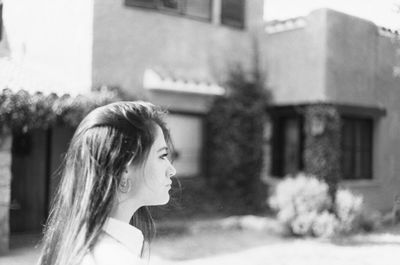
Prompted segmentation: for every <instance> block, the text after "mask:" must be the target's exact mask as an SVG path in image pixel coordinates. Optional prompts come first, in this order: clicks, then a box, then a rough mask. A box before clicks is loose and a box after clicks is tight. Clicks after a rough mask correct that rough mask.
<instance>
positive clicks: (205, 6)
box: [185, 0, 212, 20]
mask: <svg viewBox="0 0 400 265" xmlns="http://www.w3.org/2000/svg"><path fill="white" fill-rule="evenodd" d="M211 4H212V2H211V0H187V1H186V10H185V14H186V15H188V16H190V17H195V18H202V19H205V20H211Z"/></svg>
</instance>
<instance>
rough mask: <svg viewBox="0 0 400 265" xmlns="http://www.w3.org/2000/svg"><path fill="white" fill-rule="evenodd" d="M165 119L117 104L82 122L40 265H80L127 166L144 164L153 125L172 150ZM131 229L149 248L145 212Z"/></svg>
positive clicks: (140, 105)
mask: <svg viewBox="0 0 400 265" xmlns="http://www.w3.org/2000/svg"><path fill="white" fill-rule="evenodd" d="M164 113H165V112H164V111H162V110H160V109H159V108H158V107H156V106H154V105H152V104H150V103H146V102H139V101H136V102H116V103H112V104H109V105H106V106H103V107H99V108H97V109H95V110H93V111H92V112H90V113H89V114H88V115H87V116H86V117H85V118H84V119H83V120H82V122H81V123H80V124H79V126H78V128H77V129H76V131H75V134H74V136H73V138H72V140H71V143H70V146H69V149H68V152H67V154H66V156H65V160H64V167H63V171H62V180H61V182H60V186H59V188H58V191H57V193H56V196H55V199H54V202H53V204H52V210H51V212H50V216H49V219H48V221H47V225H46V229H45V235H44V238H43V250H42V253H41V257H40V260H39V264H41V265H66V264H68V265H72V264H79V263H80V262H81V260H82V258H83V257H84V256H85V254H86V253H87V252H88V251H89V250H90V249H91V247H92V246H93V245H94V244H95V242H96V240H97V237H98V235H99V233H100V231H101V228H102V227H103V225H104V223H105V221H106V219H107V216H108V215H109V214H110V212H111V210H112V207H113V204H114V202H115V200H116V192H117V188H118V185H119V182H120V179H121V176H122V173H123V172H124V170H125V168H126V166H127V165H128V164H129V163H130V162H131V163H132V164H133V165H141V164H143V163H144V162H145V160H146V159H147V156H148V153H149V150H150V148H151V146H152V144H153V143H154V140H155V134H156V126H157V125H158V126H160V128H161V129H162V131H163V133H164V136H165V140H166V142H167V143H168V144H171V140H170V135H169V132H168V130H167V128H166V126H165V123H164V122H163V120H162V117H163V115H164ZM132 214H133V213H132ZM130 224H131V225H134V226H136V227H137V228H139V229H140V230H142V232H143V234H144V238H145V242H146V244H149V243H150V241H151V238H152V237H153V235H154V223H153V220H152V218H151V215H150V212H149V210H148V208H147V207H141V208H139V210H138V211H137V212H136V213H135V214H134V216H133V217H132V219H131V221H130ZM142 255H143V251H142Z"/></svg>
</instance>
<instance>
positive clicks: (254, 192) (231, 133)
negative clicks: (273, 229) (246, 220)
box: [206, 68, 269, 214]
mask: <svg viewBox="0 0 400 265" xmlns="http://www.w3.org/2000/svg"><path fill="white" fill-rule="evenodd" d="M225 87H226V88H227V89H228V93H227V96H224V97H219V98H217V99H216V100H215V101H214V104H213V106H212V107H211V110H210V112H209V114H208V115H207V118H206V122H207V125H206V128H207V137H206V139H207V143H206V147H207V156H206V164H207V167H206V168H207V174H206V176H207V181H208V184H209V187H210V188H212V189H214V190H215V191H216V192H217V193H218V194H219V195H220V196H221V197H223V198H224V200H225V202H226V203H225V207H227V208H231V209H232V211H233V213H236V214H240V213H246V212H253V211H256V210H259V209H262V207H261V204H262V203H263V202H265V196H266V195H265V194H264V191H265V190H266V188H264V187H263V185H262V183H261V180H260V175H261V170H262V165H263V145H262V142H263V128H264V125H265V122H266V106H267V104H268V101H269V100H268V98H269V97H268V93H267V91H266V89H265V88H264V87H263V86H262V85H261V82H260V80H258V79H257V76H253V77H250V78H249V77H248V76H247V75H246V74H245V73H244V72H243V71H242V70H241V68H236V69H234V70H232V71H231V72H230V75H229V78H228V81H227V82H226V85H225Z"/></svg>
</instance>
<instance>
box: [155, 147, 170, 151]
mask: <svg viewBox="0 0 400 265" xmlns="http://www.w3.org/2000/svg"><path fill="white" fill-rule="evenodd" d="M163 150H165V151H167V152H168V147H166V146H164V147H161V148H160V149H158V150H157V152H161V151H163Z"/></svg>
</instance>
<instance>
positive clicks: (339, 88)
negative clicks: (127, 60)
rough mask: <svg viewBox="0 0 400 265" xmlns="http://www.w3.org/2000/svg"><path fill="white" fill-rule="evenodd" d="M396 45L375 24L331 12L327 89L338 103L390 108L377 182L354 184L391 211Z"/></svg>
mask: <svg viewBox="0 0 400 265" xmlns="http://www.w3.org/2000/svg"><path fill="white" fill-rule="evenodd" d="M395 58H396V46H395V44H394V40H393V38H391V37H387V36H382V35H380V34H379V30H378V27H377V26H376V25H374V24H373V23H371V22H369V21H366V20H363V19H359V18H355V17H352V16H348V15H345V14H341V13H338V12H334V11H329V12H328V13H327V73H326V91H327V95H328V99H329V100H330V101H334V102H340V103H349V104H355V105H366V106H369V107H377V108H380V107H382V108H385V109H386V115H385V116H383V117H380V118H377V119H376V121H375V128H374V129H375V131H374V146H373V147H374V152H373V156H374V159H373V161H374V164H373V169H374V172H373V178H374V180H373V181H369V182H368V181H367V182H364V183H358V184H357V183H348V186H350V187H353V189H355V190H357V191H359V192H361V193H362V194H364V195H365V199H366V201H367V203H368V204H369V205H371V206H372V207H374V208H378V209H384V210H389V209H390V207H392V205H393V201H394V197H395V196H396V195H397V194H400V175H399V172H400V137H399V136H400V134H399V128H400V104H399V102H400V94H399V91H398V89H399V88H400V79H399V77H397V78H396V77H395V76H394V74H393V70H394V66H395Z"/></svg>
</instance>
